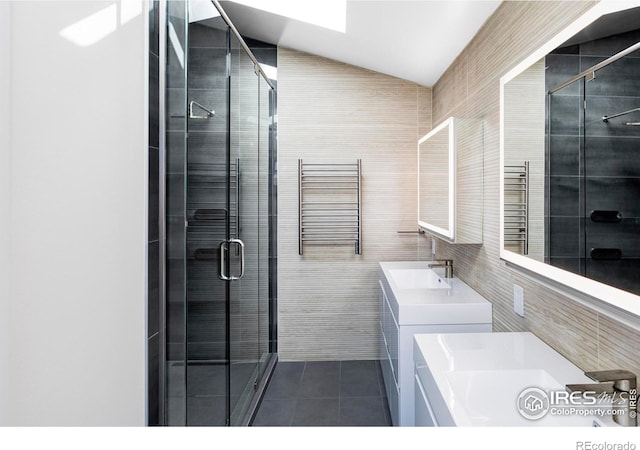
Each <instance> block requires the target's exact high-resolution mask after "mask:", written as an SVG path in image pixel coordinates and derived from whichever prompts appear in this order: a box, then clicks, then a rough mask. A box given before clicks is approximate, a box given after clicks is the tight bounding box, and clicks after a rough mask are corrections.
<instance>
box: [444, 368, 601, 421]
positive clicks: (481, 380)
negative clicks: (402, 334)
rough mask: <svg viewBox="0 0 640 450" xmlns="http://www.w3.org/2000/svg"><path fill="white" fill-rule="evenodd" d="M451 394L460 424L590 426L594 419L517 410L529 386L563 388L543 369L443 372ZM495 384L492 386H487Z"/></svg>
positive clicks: (546, 389)
mask: <svg viewBox="0 0 640 450" xmlns="http://www.w3.org/2000/svg"><path fill="white" fill-rule="evenodd" d="M446 377H447V379H448V381H449V386H450V388H451V394H452V396H453V398H455V399H456V401H455V402H454V405H453V408H454V409H457V410H458V411H459V413H460V414H459V417H464V420H461V421H460V422H459V423H458V424H459V425H470V426H591V425H592V423H593V418H589V417H582V416H554V415H550V414H547V415H545V416H544V417H542V418H540V419H537V420H530V419H527V418H525V417H524V416H523V415H521V414H520V413H519V412H518V401H517V400H518V399H519V396H520V395H521V394H522V393H523V391H525V390H526V389H527V388H528V387H535V388H537V389H540V390H542V391H545V392H546V391H551V390H564V386H563V385H562V384H560V383H559V382H558V381H557V380H556V379H555V378H553V377H552V376H551V375H550V374H549V373H548V372H547V371H546V370H542V369H529V370H526V369H525V370H495V371H492V370H482V371H459V372H449V373H447V374H446ZM490 386H495V387H496V388H495V389H491V388H488V387H490Z"/></svg>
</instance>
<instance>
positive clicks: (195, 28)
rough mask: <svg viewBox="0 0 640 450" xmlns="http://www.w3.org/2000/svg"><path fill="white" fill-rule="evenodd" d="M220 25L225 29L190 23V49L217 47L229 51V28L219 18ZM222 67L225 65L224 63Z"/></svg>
mask: <svg viewBox="0 0 640 450" xmlns="http://www.w3.org/2000/svg"><path fill="white" fill-rule="evenodd" d="M217 20H218V21H219V24H218V25H219V26H220V27H221V28H224V29H218V28H214V27H210V26H207V25H201V24H198V23H193V22H192V23H190V24H189V49H194V48H197V47H206V48H215V49H219V50H222V51H223V52H226V51H227V29H226V26H224V25H223V24H222V19H221V18H218V19H217ZM221 67H225V65H222V66H221Z"/></svg>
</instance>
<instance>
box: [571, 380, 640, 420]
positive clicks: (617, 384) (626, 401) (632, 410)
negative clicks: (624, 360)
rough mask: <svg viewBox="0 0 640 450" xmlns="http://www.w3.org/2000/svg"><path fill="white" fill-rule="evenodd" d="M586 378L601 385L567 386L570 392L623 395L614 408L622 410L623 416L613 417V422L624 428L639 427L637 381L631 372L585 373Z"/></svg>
mask: <svg viewBox="0 0 640 450" xmlns="http://www.w3.org/2000/svg"><path fill="white" fill-rule="evenodd" d="M584 374H585V375H586V376H588V377H589V378H591V379H592V380H594V381H598V382H599V383H594V384H567V390H568V391H569V392H595V393H596V394H600V393H608V394H613V395H614V396H615V395H616V394H620V393H622V394H623V395H619V396H618V398H615V397H614V400H616V402H615V404H614V406H613V407H614V408H615V409H617V410H622V412H623V413H622V414H615V415H613V420H614V421H615V422H616V423H618V424H620V425H624V426H632V427H635V426H636V425H637V421H636V414H637V409H638V408H637V395H638V391H637V380H636V375H635V374H634V373H633V372H631V371H629V370H621V369H617V370H599V371H595V372H585V373H584Z"/></svg>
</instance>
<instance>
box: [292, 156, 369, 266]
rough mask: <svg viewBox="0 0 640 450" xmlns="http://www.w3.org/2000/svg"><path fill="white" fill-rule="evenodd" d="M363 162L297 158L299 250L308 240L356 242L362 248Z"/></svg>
mask: <svg viewBox="0 0 640 450" xmlns="http://www.w3.org/2000/svg"><path fill="white" fill-rule="evenodd" d="M361 188H362V162H361V160H360V159H358V160H357V162H356V163H352V164H319V163H314V164H312V163H304V162H303V161H302V159H299V160H298V228H299V229H298V254H300V255H302V254H303V247H304V244H305V243H309V244H320V245H331V244H347V243H351V242H353V243H354V246H355V253H356V254H357V255H360V254H361V251H362V189H361Z"/></svg>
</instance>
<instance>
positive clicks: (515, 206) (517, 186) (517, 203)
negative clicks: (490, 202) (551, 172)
mask: <svg viewBox="0 0 640 450" xmlns="http://www.w3.org/2000/svg"><path fill="white" fill-rule="evenodd" d="M504 191H505V192H504V199H505V200H504V242H505V245H506V244H509V243H510V244H513V245H520V246H521V251H522V254H523V255H528V254H529V161H524V163H523V164H522V165H515V166H504Z"/></svg>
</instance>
